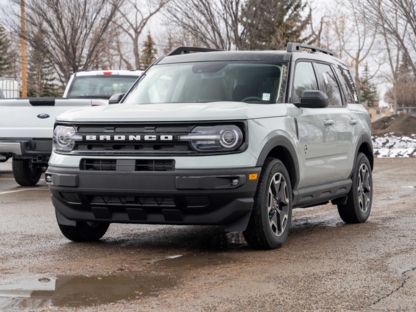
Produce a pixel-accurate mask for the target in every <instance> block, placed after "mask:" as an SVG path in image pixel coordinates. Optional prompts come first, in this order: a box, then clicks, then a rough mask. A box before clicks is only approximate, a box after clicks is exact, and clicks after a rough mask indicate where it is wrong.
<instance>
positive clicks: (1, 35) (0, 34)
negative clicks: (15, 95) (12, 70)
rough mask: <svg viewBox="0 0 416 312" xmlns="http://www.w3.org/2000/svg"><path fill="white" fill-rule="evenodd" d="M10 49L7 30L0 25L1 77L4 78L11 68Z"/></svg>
mask: <svg viewBox="0 0 416 312" xmlns="http://www.w3.org/2000/svg"><path fill="white" fill-rule="evenodd" d="M9 48H10V40H9V38H8V35H7V32H6V29H5V28H4V27H3V25H1V24H0V77H4V76H6V74H7V70H8V69H9V66H10V60H9V57H10V55H9Z"/></svg>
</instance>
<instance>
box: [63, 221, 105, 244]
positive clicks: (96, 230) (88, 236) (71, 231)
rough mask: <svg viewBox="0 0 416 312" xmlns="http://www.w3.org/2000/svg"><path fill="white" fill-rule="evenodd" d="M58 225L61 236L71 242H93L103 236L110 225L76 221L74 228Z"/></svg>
mask: <svg viewBox="0 0 416 312" xmlns="http://www.w3.org/2000/svg"><path fill="white" fill-rule="evenodd" d="M58 225H59V228H60V230H61V232H62V234H63V235H64V236H65V237H66V238H68V239H69V240H71V241H73V242H95V241H98V240H100V238H101V237H103V236H104V234H105V233H106V232H107V230H108V227H109V226H110V223H101V222H83V221H77V225H76V226H68V225H62V224H59V223H58Z"/></svg>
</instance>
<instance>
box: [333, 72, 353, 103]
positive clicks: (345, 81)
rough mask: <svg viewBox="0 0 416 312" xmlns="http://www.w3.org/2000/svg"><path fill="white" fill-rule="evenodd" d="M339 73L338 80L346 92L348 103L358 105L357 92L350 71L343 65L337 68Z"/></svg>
mask: <svg viewBox="0 0 416 312" xmlns="http://www.w3.org/2000/svg"><path fill="white" fill-rule="evenodd" d="M337 71H338V78H339V80H340V83H341V85H342V87H343V89H344V92H345V98H346V100H347V103H358V97H357V90H356V89H355V85H354V81H353V79H352V77H351V74H350V71H349V70H348V69H347V68H346V67H344V66H342V65H338V66H337Z"/></svg>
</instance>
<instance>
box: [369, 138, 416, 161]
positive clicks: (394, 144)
mask: <svg viewBox="0 0 416 312" xmlns="http://www.w3.org/2000/svg"><path fill="white" fill-rule="evenodd" d="M372 140H373V148H374V156H376V157H378V158H396V157H398V158H408V157H416V134H412V135H411V136H410V137H408V136H395V135H394V132H390V133H386V134H385V135H383V136H373V137H372Z"/></svg>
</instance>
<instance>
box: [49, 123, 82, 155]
mask: <svg viewBox="0 0 416 312" xmlns="http://www.w3.org/2000/svg"><path fill="white" fill-rule="evenodd" d="M77 140H82V137H81V136H80V135H77V134H76V131H75V128H74V127H69V126H56V127H55V129H54V130H53V150H54V151H59V152H70V151H72V149H73V148H74V146H75V141H77Z"/></svg>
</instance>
